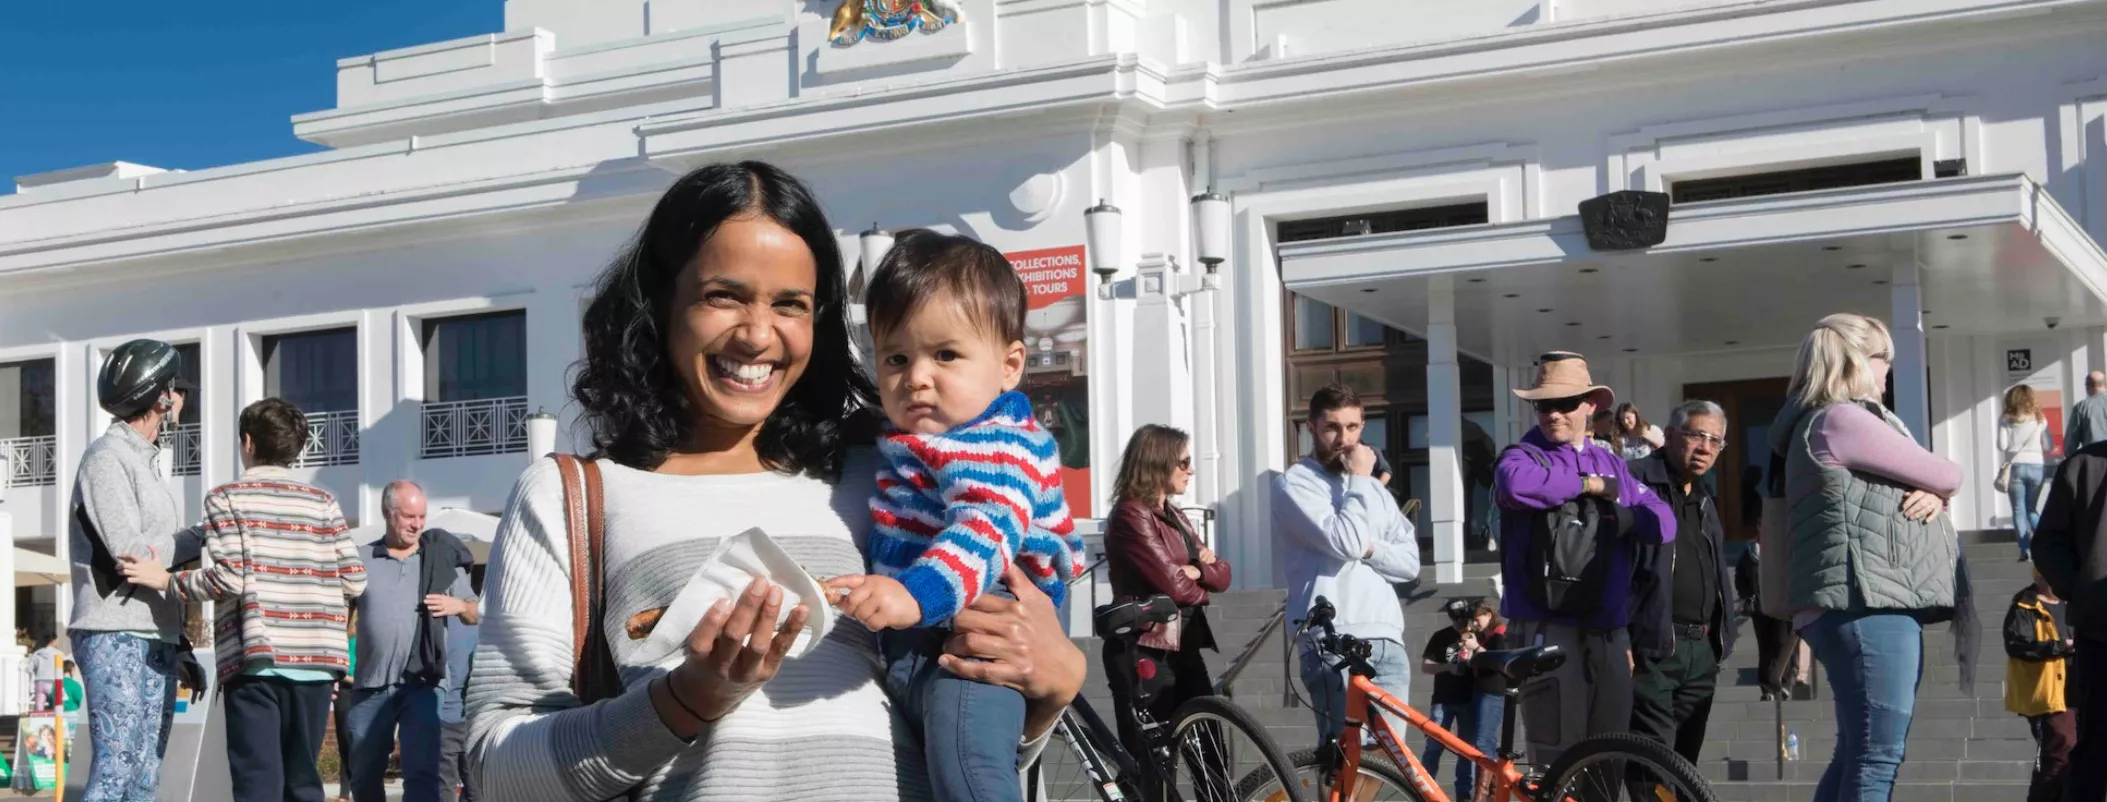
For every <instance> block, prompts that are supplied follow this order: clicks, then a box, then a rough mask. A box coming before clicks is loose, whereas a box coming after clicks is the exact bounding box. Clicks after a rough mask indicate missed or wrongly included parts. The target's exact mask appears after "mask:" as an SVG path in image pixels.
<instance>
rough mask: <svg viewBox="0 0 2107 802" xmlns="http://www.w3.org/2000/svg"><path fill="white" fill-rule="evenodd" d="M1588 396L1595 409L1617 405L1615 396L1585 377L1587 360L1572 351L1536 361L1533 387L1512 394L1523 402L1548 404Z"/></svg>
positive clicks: (1551, 354)
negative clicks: (1550, 401)
mask: <svg viewBox="0 0 2107 802" xmlns="http://www.w3.org/2000/svg"><path fill="white" fill-rule="evenodd" d="M1583 395H1584V396H1588V397H1589V398H1590V399H1591V400H1593V401H1594V402H1595V408H1596V409H1608V408H1610V407H1611V406H1612V405H1614V404H1616V403H1617V394H1616V392H1614V391H1612V390H1610V388H1608V387H1606V386H1604V385H1600V384H1596V383H1595V379H1594V377H1593V376H1590V375H1588V360H1587V358H1586V357H1583V356H1581V355H1579V354H1576V353H1573V352H1572V351H1551V352H1548V353H1545V354H1544V355H1543V356H1540V357H1537V358H1536V383H1535V384H1533V385H1531V386H1530V387H1529V388H1528V389H1521V390H1515V391H1514V396H1515V397H1516V398H1519V399H1522V400H1524V401H1549V400H1553V399H1558V398H1574V397H1577V396H1583Z"/></svg>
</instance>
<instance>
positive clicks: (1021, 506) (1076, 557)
mask: <svg viewBox="0 0 2107 802" xmlns="http://www.w3.org/2000/svg"><path fill="white" fill-rule="evenodd" d="M878 451H879V453H881V454H883V455H885V462H886V464H885V466H884V467H882V468H880V469H879V470H878V492H877V493H876V494H875V495H873V496H871V524H872V526H871V539H870V555H869V556H870V560H871V570H872V572H873V573H877V574H880V575H883V576H890V577H893V578H895V579H898V580H899V581H900V584H902V585H905V586H907V591H908V592H909V593H911V594H913V595H914V598H915V601H916V602H918V603H920V604H921V605H922V621H921V623H920V624H919V626H925V627H926V626H934V625H937V624H940V623H943V622H945V621H949V620H950V619H951V617H952V616H953V615H956V614H957V613H958V611H959V610H962V609H965V607H966V606H967V605H970V604H972V603H973V600H974V599H977V598H980V595H981V594H983V593H986V592H988V591H990V590H992V589H994V588H995V586H996V584H997V583H999V582H1001V581H1002V571H1003V567H1004V566H1005V565H1008V564H1009V563H1010V562H1011V561H1013V560H1014V561H1015V562H1016V563H1017V565H1018V566H1019V567H1021V568H1023V569H1024V572H1025V573H1026V574H1028V575H1030V576H1031V578H1032V583H1033V584H1035V585H1038V586H1039V589H1040V590H1042V591H1045V592H1046V595H1048V596H1051V597H1053V600H1054V603H1055V604H1060V603H1061V599H1062V597H1063V596H1064V595H1066V594H1067V590H1068V580H1069V579H1071V578H1073V577H1075V576H1076V575H1078V574H1080V573H1082V570H1083V542H1082V539H1081V538H1078V537H1077V536H1076V534H1075V522H1074V521H1073V520H1071V519H1070V518H1069V516H1068V502H1067V501H1066V500H1065V499H1064V498H1063V496H1062V494H1061V470H1060V469H1061V464H1060V454H1059V449H1058V448H1056V446H1055V444H1054V439H1053V435H1051V434H1049V433H1047V431H1046V430H1045V429H1042V428H1040V427H1039V423H1038V421H1036V420H1034V419H1033V418H1032V404H1031V401H1030V400H1029V399H1027V398H1025V397H1024V394H1023V393H1018V392H1008V393H1003V394H1002V396H1001V397H999V398H996V399H995V402H994V403H992V404H989V405H988V410H987V411H986V412H983V413H981V414H980V417H978V418H975V419H974V420H973V421H971V422H969V423H965V424H962V425H960V426H958V427H956V428H953V429H952V430H951V431H948V432H945V433H943V434H915V433H912V432H902V431H898V430H894V431H890V432H887V433H886V435H885V436H884V437H881V438H879V440H878Z"/></svg>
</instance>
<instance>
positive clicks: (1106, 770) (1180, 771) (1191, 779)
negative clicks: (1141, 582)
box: [1034, 596, 1309, 802]
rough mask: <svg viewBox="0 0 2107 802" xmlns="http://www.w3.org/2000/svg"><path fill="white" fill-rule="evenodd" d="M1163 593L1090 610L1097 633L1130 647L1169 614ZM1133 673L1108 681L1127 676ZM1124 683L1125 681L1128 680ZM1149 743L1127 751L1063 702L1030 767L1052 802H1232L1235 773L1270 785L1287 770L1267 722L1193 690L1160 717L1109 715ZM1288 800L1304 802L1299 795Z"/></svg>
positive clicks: (1096, 720)
mask: <svg viewBox="0 0 2107 802" xmlns="http://www.w3.org/2000/svg"><path fill="white" fill-rule="evenodd" d="M1177 616H1178V607H1177V605H1176V604H1175V603H1173V602H1172V601H1171V600H1170V598H1169V597H1166V596H1157V597H1154V598H1151V599H1148V600H1146V601H1133V602H1120V603H1116V604H1108V605H1105V606H1102V607H1099V608H1097V610H1096V615H1095V616H1094V618H1093V622H1092V623H1093V626H1094V628H1095V631H1096V632H1097V634H1098V637H1100V638H1102V639H1104V640H1106V641H1108V642H1110V641H1114V640H1117V641H1119V642H1120V643H1121V644H1122V645H1124V646H1126V647H1129V651H1132V647H1134V645H1135V642H1136V641H1138V640H1139V639H1140V638H1141V633H1142V631H1143V630H1144V629H1146V628H1147V627H1148V626H1149V625H1150V624H1155V623H1167V622H1170V621H1173V620H1176V618H1177ZM1134 679H1135V678H1133V677H1124V678H1115V681H1128V682H1131V681H1133V680H1134ZM1129 687H1131V686H1129ZM1117 712H1118V714H1119V715H1121V716H1124V717H1126V721H1127V722H1128V723H1129V724H1130V725H1131V726H1133V727H1134V728H1135V730H1136V731H1138V732H1140V733H1142V736H1143V738H1144V739H1145V740H1146V741H1147V742H1148V748H1147V749H1146V750H1145V752H1146V753H1145V754H1141V755H1132V754H1128V752H1127V750H1126V748H1125V747H1124V746H1122V745H1121V744H1120V741H1119V733H1118V731H1117V730H1116V729H1115V728H1114V727H1112V726H1110V725H1108V724H1106V722H1105V720H1104V718H1103V717H1102V716H1099V715H1098V714H1097V711H1096V710H1095V709H1094V708H1092V706H1091V705H1090V703H1089V702H1087V701H1085V700H1084V699H1083V698H1082V697H1077V698H1076V700H1075V701H1074V702H1072V703H1070V704H1069V707H1068V710H1067V711H1065V712H1063V713H1062V715H1061V719H1060V721H1059V722H1058V723H1056V724H1055V727H1054V735H1055V737H1056V738H1057V739H1058V740H1059V741H1060V742H1061V743H1060V744H1059V745H1049V746H1048V747H1047V749H1046V754H1043V755H1041V756H1040V760H1039V765H1038V766H1036V767H1035V769H1034V773H1035V774H1036V775H1037V779H1038V780H1039V781H1040V784H1041V788H1042V789H1043V791H1044V797H1043V798H1044V799H1046V800H1060V801H1061V802H1092V801H1093V800H1095V801H1097V802H1240V800H1239V797H1238V796H1237V793H1236V787H1237V782H1238V780H1239V779H1240V778H1246V777H1248V776H1251V775H1256V776H1259V777H1268V776H1270V777H1273V778H1276V782H1274V783H1272V784H1271V785H1272V787H1274V788H1281V787H1293V786H1294V784H1292V783H1288V782H1284V781H1280V780H1284V779H1285V778H1288V777H1293V776H1294V764H1293V763H1292V762H1290V761H1289V760H1288V757H1287V754H1286V753H1285V752H1283V751H1281V748H1280V745H1279V744H1276V743H1274V742H1273V739H1272V737H1271V736H1269V735H1267V734H1266V728H1265V726H1264V725H1262V724H1260V723H1259V722H1258V720H1257V719H1254V718H1252V717H1251V714H1250V713H1248V712H1246V711H1245V710H1244V709H1243V708H1241V707H1238V706H1237V705H1236V703H1235V702H1232V701H1230V700H1229V699H1228V698H1227V697H1222V696H1202V697H1198V698H1195V699H1192V700H1189V701H1187V702H1185V703H1184V704H1182V705H1179V707H1178V710H1177V712H1176V713H1175V714H1173V715H1172V716H1171V720H1170V721H1168V722H1161V721H1156V720H1155V717H1153V716H1151V715H1149V713H1148V711H1146V710H1138V709H1126V710H1120V711H1117ZM1287 802H1309V800H1308V799H1306V798H1305V797H1303V796H1302V795H1300V794H1296V795H1293V796H1291V797H1289V798H1288V800H1287Z"/></svg>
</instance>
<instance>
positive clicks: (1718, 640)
mask: <svg viewBox="0 0 2107 802" xmlns="http://www.w3.org/2000/svg"><path fill="white" fill-rule="evenodd" d="M1726 431H1727V416H1726V413H1725V412H1723V411H1721V410H1720V408H1719V405H1718V404H1714V403H1712V402H1710V401H1691V402H1688V403H1685V404H1683V405H1682V406H1679V407H1676V408H1675V412H1674V413H1673V414H1672V415H1671V416H1670V417H1669V421H1668V431H1667V435H1668V441H1667V443H1665V444H1664V445H1663V446H1662V447H1661V450H1659V451H1656V452H1654V453H1653V454H1652V455H1651V456H1648V457H1645V458H1642V459H1635V460H1632V461H1631V462H1630V466H1631V475H1632V478H1633V479H1636V480H1638V481H1639V482H1641V483H1643V484H1645V485H1646V486H1647V487H1648V488H1650V489H1652V490H1653V492H1654V493H1656V494H1658V495H1660V497H1661V498H1664V499H1667V500H1668V506H1669V507H1670V508H1671V509H1673V510H1674V511H1675V518H1676V521H1675V529H1676V532H1677V533H1679V534H1680V535H1681V537H1678V538H1676V539H1675V542H1673V543H1668V544H1665V545H1660V546H1645V545H1642V546H1640V547H1639V556H1638V568H1637V570H1635V571H1634V572H1633V574H1632V595H1631V611H1632V612H1631V645H1632V689H1633V699H1632V713H1631V728H1632V731H1633V732H1637V733H1640V734H1643V735H1647V736H1650V737H1652V738H1653V739H1654V740H1657V741H1660V742H1661V743H1663V744H1665V745H1667V746H1669V747H1671V748H1673V749H1674V750H1675V751H1676V753H1677V754H1680V755H1682V756H1683V757H1685V758H1687V759H1689V761H1690V762H1692V763H1696V762H1697V757H1698V751H1699V750H1700V749H1701V748H1702V747H1703V746H1704V743H1705V726H1706V723H1707V722H1708V720H1709V719H1710V718H1711V716H1712V695H1713V692H1714V690H1715V688H1717V686H1718V680H1719V667H1720V665H1721V664H1723V663H1725V662H1726V660H1727V654H1728V653H1730V652H1731V651H1733V648H1734V575H1733V566H1732V565H1730V564H1728V562H1727V559H1726V552H1725V543H1724V542H1722V535H1723V532H1724V529H1723V527H1721V525H1720V521H1719V505H1718V503H1716V502H1715V501H1714V500H1713V498H1712V491H1711V490H1709V489H1707V487H1706V484H1705V482H1704V476H1705V474H1706V473H1709V472H1710V471H1711V470H1712V466H1713V464H1714V463H1715V462H1717V461H1718V459H1719V455H1720V452H1721V451H1723V450H1725V448H1726Z"/></svg>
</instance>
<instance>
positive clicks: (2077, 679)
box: [2033, 442, 2107, 802]
mask: <svg viewBox="0 0 2107 802" xmlns="http://www.w3.org/2000/svg"><path fill="white" fill-rule="evenodd" d="M2103 540H2107V442H2100V443H2094V444H2092V445H2089V446H2086V447H2085V448H2083V449H2080V450H2078V451H2077V452H2076V453H2073V454H2071V455H2070V456H2069V457H2068V458H2066V459H2064V460H2063V464H2062V465H2061V466H2059V467H2057V468H2056V477H2055V479H2054V480H2052V481H2050V482H2049V489H2048V502H2047V503H2046V505H2044V506H2043V507H2042V509H2041V522H2040V523H2039V524H2037V525H2036V526H2035V528H2034V555H2033V556H2034V570H2035V571H2037V572H2039V573H2040V574H2041V578H2042V579H2043V580H2045V581H2046V582H2047V584H2048V587H2049V590H2050V592H2052V593H2054V594H2055V595H2056V596H2058V597H2060V598H2062V599H2063V601H2064V602H2065V603H2066V604H2068V605H2069V608H2070V617H2069V618H2068V619H2066V620H2067V621H2068V622H2069V626H2070V627H2071V629H2072V632H2073V635H2074V637H2073V638H2072V641H2073V654H2072V656H2071V657H2070V658H2069V659H2070V661H2071V662H2070V663H2069V665H2068V669H2069V671H2068V674H2067V676H2068V677H2069V682H2070V685H2071V690H2072V692H2073V694H2074V695H2075V696H2076V697H2077V701H2078V707H2077V714H2078V742H2077V745H2076V746H2074V747H2072V749H2071V753H2070V778H2069V780H2068V781H2067V782H2066V784H2065V790H2064V794H2063V798H2064V799H2065V800H2070V801H2071V802H2099V800H2101V799H2107V542H2103Z"/></svg>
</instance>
